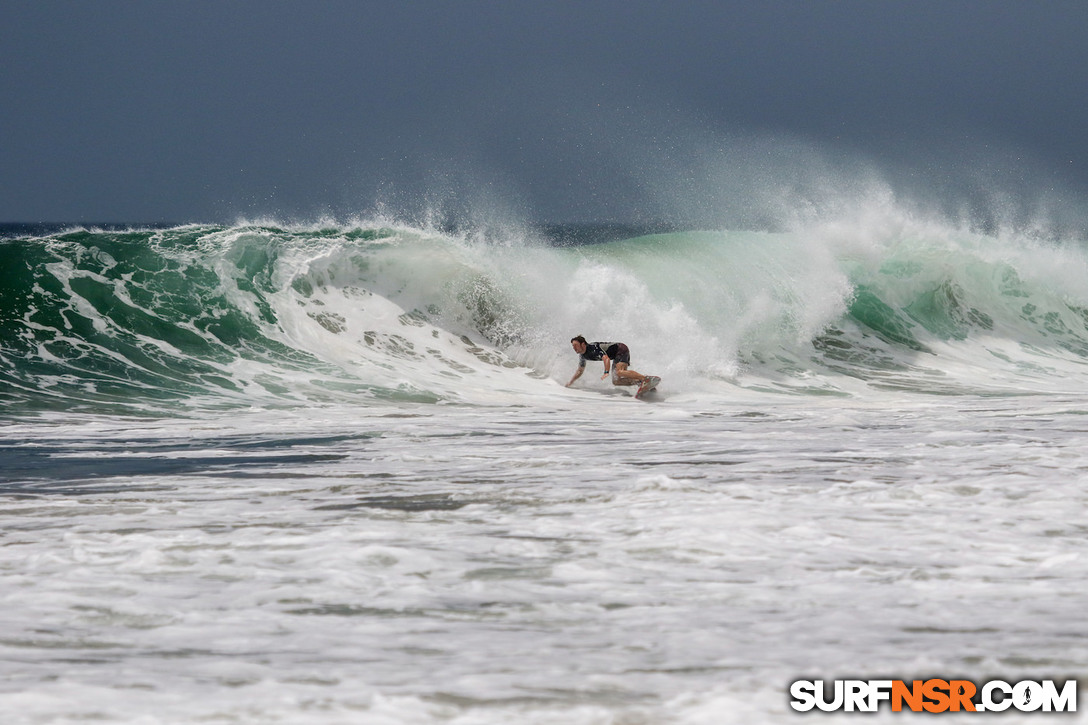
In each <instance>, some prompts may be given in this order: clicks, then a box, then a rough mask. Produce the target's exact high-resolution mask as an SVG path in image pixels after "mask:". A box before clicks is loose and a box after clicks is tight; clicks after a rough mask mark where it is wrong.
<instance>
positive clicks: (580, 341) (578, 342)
mask: <svg viewBox="0 0 1088 725" xmlns="http://www.w3.org/2000/svg"><path fill="white" fill-rule="evenodd" d="M587 344H589V343H587V342H586V339H585V338H584V337H582V336H581V335H578V336H577V337H572V338H571V339H570V346H571V347H573V348H574V351H575V352H576V353H578V354H579V355H581V354H582V353H584V352H585V351H586V345H587Z"/></svg>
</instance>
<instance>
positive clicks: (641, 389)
mask: <svg viewBox="0 0 1088 725" xmlns="http://www.w3.org/2000/svg"><path fill="white" fill-rule="evenodd" d="M660 382H661V378H659V377H657V376H656V375H647V376H646V382H645V383H643V384H642V385H640V386H638V392H636V393H635V397H636V398H641V397H642V396H643V395H645V394H646V393H648V392H650V391H651V390H655V389H656V388H657V384H658V383H660Z"/></svg>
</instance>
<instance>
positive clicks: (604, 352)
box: [567, 335, 652, 388]
mask: <svg viewBox="0 0 1088 725" xmlns="http://www.w3.org/2000/svg"><path fill="white" fill-rule="evenodd" d="M570 346H571V347H572V348H574V351H575V352H576V353H578V369H577V370H576V371H575V372H574V377H572V378H571V379H570V382H569V383H567V387H568V388H569V387H570V386H571V385H574V381H575V380H577V379H578V378H580V377H582V373H583V372H585V369H586V360H601V361H602V362H604V375H602V376H601V380H604V379H605V378H607V377H608V373H609V368H611V371H612V384H613V385H639V386H642V385H645V384H646V383H648V382H650V378H651V377H652V376H649V375H643V374H642V373H637V372H635V371H634V370H631V369H630V367H629V366H630V365H631V351H630V350H629V349H628V348H627V346H626V345H624V344H623V343H622V342H586V339H585V338H584V337H582V336H581V335H579V336H578V337H572V338H571V339H570Z"/></svg>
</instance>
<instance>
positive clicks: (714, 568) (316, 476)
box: [0, 207, 1088, 725]
mask: <svg viewBox="0 0 1088 725" xmlns="http://www.w3.org/2000/svg"><path fill="white" fill-rule="evenodd" d="M1086 241H1088V240H1083V239H1077V238H1071V239H1052V238H1044V237H1043V236H1040V235H1038V234H1033V233H1031V232H1030V231H1027V230H1023V229H1019V230H1014V229H1001V228H991V229H982V230H980V229H978V228H974V227H971V226H970V225H966V224H959V223H953V222H951V221H948V220H947V219H934V218H929V217H924V216H919V215H915V214H911V213H909V212H907V211H905V210H903V209H900V208H894V207H892V208H888V207H883V208H875V209H868V210H859V211H858V212H857V213H856V214H852V215H848V216H844V217H842V218H839V219H835V220H833V221H826V220H825V221H820V222H818V223H817V222H811V223H805V224H797V225H793V226H791V227H789V228H784V229H780V230H777V231H744V230H741V231H737V230H732V231H730V230H713V229H706V230H689V229H643V230H639V229H634V228H627V227H619V226H609V225H592V226H582V227H552V228H547V229H544V228H529V227H526V228H519V229H503V228H498V229H488V230H486V231H481V230H475V231H453V230H449V229H446V230H442V229H439V228H436V227H435V226H433V225H425V224H407V223H403V222H397V221H393V220H378V221H374V220H366V221H357V220H356V221H350V222H345V221H338V222H325V223H320V224H284V223H276V222H270V221H265V222H244V223H243V222H240V223H237V224H231V225H184V226H176V227H169V228H140V227H133V228H94V227H73V228H65V229H51V230H38V231H18V230H9V231H8V232H7V233H6V234H5V236H4V237H3V238H0V269H2V270H3V279H2V281H0V403H2V409H0V603H2V606H0V622H2V623H0V712H2V713H4V721H5V722H11V723H78V722H110V723H197V722H245V723H248V722H281V723H368V724H369V723H377V724H384V723H391V724H392V723H421V724H424V723H426V724H430V723H452V724H456V725H468V724H470V723H471V724H473V725H475V724H490V723H495V724H498V723H515V722H516V723H570V724H573V725H581V724H585V725H604V724H615V725H619V724H623V725H642V724H646V725H650V724H655V725H656V724H658V723H676V724H689V723H690V724H701V723H707V724H710V723H715V724H717V723H780V722H793V721H795V720H797V719H799V718H809V719H813V718H814V719H818V720H820V721H821V722H823V721H827V722H847V721H853V720H857V719H859V718H861V719H867V720H876V721H885V720H892V721H899V720H903V719H904V717H906V718H910V717H911V716H909V715H900V714H895V713H891V712H889V711H888V709H887V708H886V707H885V709H884V710H883V711H882V712H880V713H879V714H877V715H859V714H856V713H837V714H819V715H814V714H809V715H802V714H799V713H796V712H795V711H794V710H793V709H792V708H791V707H790V697H789V685H790V683H791V682H793V681H795V680H799V679H810V680H817V679H821V680H829V681H830V680H835V679H846V678H858V679H903V680H912V679H926V678H929V677H941V678H944V679H968V680H972V681H974V682H979V683H982V682H986V681H988V680H993V679H1001V680H1005V681H1007V682H1012V683H1014V682H1017V681H1022V680H1036V681H1038V680H1042V679H1053V680H1058V681H1064V680H1068V679H1079V680H1081V681H1084V679H1085V677H1086V676H1088V671H1086V670H1088V615H1086V611H1088V607H1085V595H1084V591H1085V584H1086V575H1088V545H1086V543H1085V542H1086V536H1085V534H1086V533H1088V517H1086V516H1085V513H1084V511H1085V504H1086V503H1088V500H1086V499H1088V494H1086V490H1088V487H1086V484H1088V446H1085V443H1086V438H1088V435H1086V433H1088V392H1086V391H1088V246H1085V242H1086ZM575 335H585V336H586V337H587V338H589V339H590V340H619V341H623V342H625V343H627V344H628V345H629V346H630V348H631V351H632V368H633V369H635V370H638V371H640V372H642V373H646V374H655V375H659V376H661V377H662V380H663V382H662V383H661V385H660V388H659V390H658V391H657V392H655V393H652V394H650V395H649V396H647V398H646V399H645V400H635V399H634V398H633V397H632V392H633V389H631V388H616V387H613V386H612V385H610V384H609V382H608V381H607V380H601V379H600V373H601V372H603V370H602V369H601V368H600V366H599V365H597V364H595V363H590V364H589V365H590V368H589V370H588V372H587V374H586V375H584V376H583V377H582V378H581V379H580V380H579V381H578V383H576V384H575V385H574V386H573V387H571V388H567V387H565V386H564V384H565V383H566V382H567V381H568V380H569V379H570V376H571V374H572V373H573V372H574V370H575V368H576V366H577V355H575V354H574V353H573V352H572V351H571V349H570V344H569V340H570V338H571V337H573V336H575ZM595 365H597V366H596V367H594V366H595ZM1082 694H1083V693H1082ZM1082 699H1083V698H1082ZM1081 709H1083V708H1081ZM970 717H971V715H969V714H946V715H944V716H943V720H947V721H949V722H959V721H960V720H963V719H969V718H970ZM1055 717H1056V718H1060V719H1061V720H1062V721H1063V722H1072V721H1078V722H1079V721H1081V720H1083V719H1084V718H1083V717H1082V715H1081V714H1080V713H1079V712H1078V713H1077V714H1076V715H1069V714H1064V715H1055V714H1050V715H1048V714H1046V713H1041V712H1035V713H1017V712H1012V713H1010V714H1008V715H1006V717H1005V718H1004V719H1005V721H1010V722H1011V721H1028V722H1034V721H1038V720H1048V719H1050V718H1055ZM1018 718H1019V719H1018Z"/></svg>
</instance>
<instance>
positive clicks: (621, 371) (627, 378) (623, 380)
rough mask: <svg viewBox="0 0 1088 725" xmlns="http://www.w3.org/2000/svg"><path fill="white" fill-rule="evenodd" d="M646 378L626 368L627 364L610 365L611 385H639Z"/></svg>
mask: <svg viewBox="0 0 1088 725" xmlns="http://www.w3.org/2000/svg"><path fill="white" fill-rule="evenodd" d="M645 378H646V376H645V375H643V374H642V373H637V372H635V371H634V370H629V369H628V368H627V363H624V362H618V363H614V364H613V365H612V384H613V385H641V384H642V381H643V380H644V379H645Z"/></svg>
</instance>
